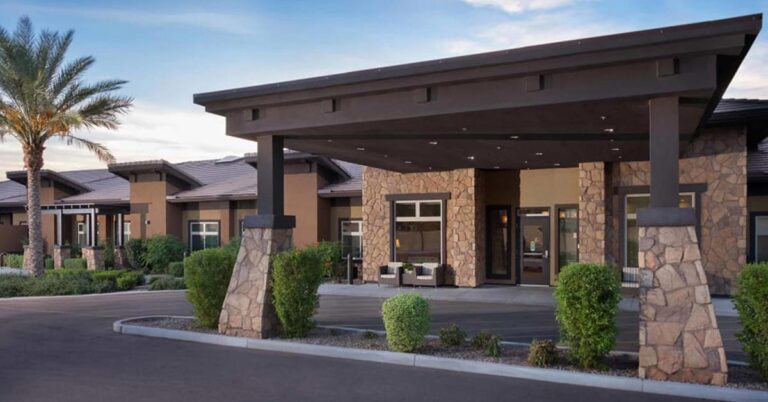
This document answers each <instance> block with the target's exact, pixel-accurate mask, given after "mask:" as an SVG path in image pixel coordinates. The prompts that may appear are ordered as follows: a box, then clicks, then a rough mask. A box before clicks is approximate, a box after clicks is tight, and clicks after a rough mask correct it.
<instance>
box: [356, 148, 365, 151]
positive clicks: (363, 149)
mask: <svg viewBox="0 0 768 402" xmlns="http://www.w3.org/2000/svg"><path fill="white" fill-rule="evenodd" d="M357 150H358V151H365V147H357Z"/></svg>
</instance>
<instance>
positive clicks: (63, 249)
mask: <svg viewBox="0 0 768 402" xmlns="http://www.w3.org/2000/svg"><path fill="white" fill-rule="evenodd" d="M71 255H72V249H70V248H69V246H53V267H54V268H55V269H59V268H63V267H64V260H66V259H67V258H69V257H70V256H71Z"/></svg>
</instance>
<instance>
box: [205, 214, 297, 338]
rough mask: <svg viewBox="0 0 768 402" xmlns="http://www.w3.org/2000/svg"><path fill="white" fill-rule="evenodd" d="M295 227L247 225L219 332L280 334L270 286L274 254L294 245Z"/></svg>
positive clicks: (261, 334)
mask: <svg viewBox="0 0 768 402" xmlns="http://www.w3.org/2000/svg"><path fill="white" fill-rule="evenodd" d="M292 234H293V230H292V229H285V228H246V229H245V231H244V232H243V235H242V240H241V243H240V252H239V253H238V255H237V261H236V262H235V269H234V271H233V272H232V279H231V280H230V282H229V288H228V289H227V296H226V297H225V298H224V305H223V306H222V308H221V315H220V316H219V332H220V333H222V334H226V335H233V336H246V337H251V338H260V339H263V338H269V337H272V336H275V335H277V333H278V329H279V321H278V319H277V314H276V313H275V309H274V307H273V306H272V295H271V292H270V290H269V277H270V272H271V264H270V258H271V257H272V256H273V255H275V254H277V253H279V252H281V251H284V250H288V249H290V248H291V247H292Z"/></svg>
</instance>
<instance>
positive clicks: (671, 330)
mask: <svg viewBox="0 0 768 402" xmlns="http://www.w3.org/2000/svg"><path fill="white" fill-rule="evenodd" d="M638 257H639V262H640V356H639V361H640V368H639V375H640V377H641V378H650V379H654V380H667V379H669V380H677V381H693V382H698V383H703V384H717V385H723V384H725V383H726V381H727V375H728V364H727V362H726V358H725V349H724V348H723V340H722V337H721V336H720V330H719V329H718V328H717V319H716V317H715V310H714V308H713V306H712V302H711V300H710V295H709V286H707V276H706V274H705V273H704V267H703V266H702V263H701V254H700V252H699V245H698V240H697V238H696V229H695V227H694V226H659V227H656V226H654V227H640V236H639V256H638Z"/></svg>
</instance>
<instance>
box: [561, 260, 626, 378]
mask: <svg viewBox="0 0 768 402" xmlns="http://www.w3.org/2000/svg"><path fill="white" fill-rule="evenodd" d="M620 288H621V285H620V283H619V281H618V280H617V278H616V276H615V275H614V274H613V272H612V271H611V269H610V268H609V267H608V266H606V265H601V264H583V263H575V264H569V265H567V266H566V267H564V268H563V270H562V271H561V272H560V275H559V276H558V279H557V288H556V289H555V299H556V300H557V309H556V311H555V317H556V318H557V321H558V323H559V324H560V333H561V335H562V341H563V342H564V343H566V344H568V345H569V346H570V348H571V351H570V354H569V356H570V357H571V359H572V360H573V362H574V363H576V364H577V365H579V366H581V367H583V368H596V367H599V366H600V365H601V362H602V359H603V357H604V356H605V355H606V354H607V353H608V352H610V351H611V349H613V347H614V345H615V344H616V314H617V312H618V309H619V301H620V300H621V295H620V294H619V290H620Z"/></svg>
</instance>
